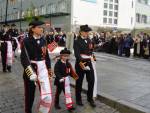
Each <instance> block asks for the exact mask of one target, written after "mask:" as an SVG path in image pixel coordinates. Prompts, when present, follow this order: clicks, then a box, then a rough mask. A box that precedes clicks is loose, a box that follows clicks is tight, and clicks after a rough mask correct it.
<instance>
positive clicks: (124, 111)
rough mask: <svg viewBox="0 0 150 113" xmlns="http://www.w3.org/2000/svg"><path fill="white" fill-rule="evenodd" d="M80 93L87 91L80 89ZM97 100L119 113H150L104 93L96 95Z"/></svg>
mask: <svg viewBox="0 0 150 113" xmlns="http://www.w3.org/2000/svg"><path fill="white" fill-rule="evenodd" d="M71 86H72V87H73V88H75V85H74V84H71ZM82 92H83V93H86V92H87V90H86V89H82ZM97 99H98V100H99V101H101V102H102V103H104V104H106V105H108V106H110V107H112V108H114V109H116V110H118V111H119V112H120V113H150V110H149V109H146V108H144V107H142V106H138V105H135V104H132V103H130V102H127V101H124V100H120V99H117V98H115V97H113V96H110V95H107V94H105V93H101V95H99V94H98V96H97Z"/></svg>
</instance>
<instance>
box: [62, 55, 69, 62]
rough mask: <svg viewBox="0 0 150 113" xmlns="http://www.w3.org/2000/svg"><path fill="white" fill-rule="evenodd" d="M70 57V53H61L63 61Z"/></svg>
mask: <svg viewBox="0 0 150 113" xmlns="http://www.w3.org/2000/svg"><path fill="white" fill-rule="evenodd" d="M69 58H70V55H69V54H62V55H61V59H62V60H63V61H66V60H69Z"/></svg>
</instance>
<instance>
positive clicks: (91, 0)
mask: <svg viewBox="0 0 150 113" xmlns="http://www.w3.org/2000/svg"><path fill="white" fill-rule="evenodd" d="M83 1H87V2H92V3H96V1H97V0H83Z"/></svg>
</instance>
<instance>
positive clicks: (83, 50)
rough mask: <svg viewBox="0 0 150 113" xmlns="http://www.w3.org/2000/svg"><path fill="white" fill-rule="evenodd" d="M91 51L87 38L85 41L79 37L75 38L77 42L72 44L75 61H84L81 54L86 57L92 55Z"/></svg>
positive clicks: (90, 44) (91, 47)
mask: <svg viewBox="0 0 150 113" xmlns="http://www.w3.org/2000/svg"><path fill="white" fill-rule="evenodd" d="M92 51H93V44H92V41H91V40H90V39H89V38H87V39H82V38H81V36H78V37H77V40H75V42H74V53H75V57H76V61H77V62H80V61H84V60H83V59H82V58H81V56H80V55H81V54H86V55H92Z"/></svg>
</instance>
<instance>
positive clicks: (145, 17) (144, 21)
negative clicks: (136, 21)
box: [142, 15, 147, 24]
mask: <svg viewBox="0 0 150 113" xmlns="http://www.w3.org/2000/svg"><path fill="white" fill-rule="evenodd" d="M142 23H145V24H146V23H147V16H146V15H142Z"/></svg>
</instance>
